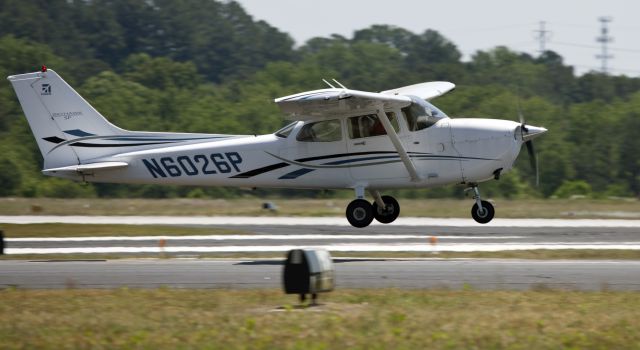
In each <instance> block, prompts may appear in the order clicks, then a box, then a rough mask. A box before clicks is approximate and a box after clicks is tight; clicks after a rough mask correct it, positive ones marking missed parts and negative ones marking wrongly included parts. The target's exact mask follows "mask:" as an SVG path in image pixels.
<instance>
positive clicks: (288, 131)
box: [275, 121, 298, 139]
mask: <svg viewBox="0 0 640 350" xmlns="http://www.w3.org/2000/svg"><path fill="white" fill-rule="evenodd" d="M297 124H298V122H297V121H296V122H293V123H290V124H288V125H287V126H285V127H284V128H282V129H280V130H278V131H276V132H275V134H276V136H278V137H282V138H285V139H286V138H287V137H289V134H291V131H293V128H295V127H296V125H297Z"/></svg>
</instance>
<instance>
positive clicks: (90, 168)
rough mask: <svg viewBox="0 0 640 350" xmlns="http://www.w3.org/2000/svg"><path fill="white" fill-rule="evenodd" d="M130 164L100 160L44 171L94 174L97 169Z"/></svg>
mask: <svg viewBox="0 0 640 350" xmlns="http://www.w3.org/2000/svg"><path fill="white" fill-rule="evenodd" d="M128 165H129V164H127V163H125V162H100V163H88V164H79V165H71V166H65V167H61V168H51V169H44V170H42V173H43V174H45V175H52V174H54V173H63V174H64V173H66V174H81V175H84V174H92V173H94V172H96V171H102V170H113V169H120V168H124V167H127V166H128Z"/></svg>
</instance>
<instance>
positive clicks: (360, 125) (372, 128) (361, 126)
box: [347, 112, 400, 139]
mask: <svg viewBox="0 0 640 350" xmlns="http://www.w3.org/2000/svg"><path fill="white" fill-rule="evenodd" d="M387 118H389V121H390V122H391V126H393V129H394V130H395V131H396V132H398V131H399V130H400V128H399V127H398V120H397V119H396V114H395V113H393V112H387ZM347 124H348V125H349V137H351V138H352V139H359V138H362V137H371V136H379V135H386V134H387V131H386V130H385V129H384V126H382V122H381V121H380V119H379V118H378V115H376V114H367V115H359V116H357V117H351V118H349V119H347Z"/></svg>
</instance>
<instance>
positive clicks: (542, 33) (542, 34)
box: [533, 21, 552, 55]
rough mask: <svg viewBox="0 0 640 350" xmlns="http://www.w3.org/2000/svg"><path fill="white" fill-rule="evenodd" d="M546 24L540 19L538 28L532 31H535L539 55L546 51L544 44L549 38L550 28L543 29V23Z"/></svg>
mask: <svg viewBox="0 0 640 350" xmlns="http://www.w3.org/2000/svg"><path fill="white" fill-rule="evenodd" d="M546 24H547V22H545V21H540V23H539V25H540V27H539V29H538V30H534V31H533V32H534V33H536V36H535V38H536V40H538V43H539V49H538V52H539V53H540V54H541V55H542V54H543V53H544V52H545V51H546V47H545V44H546V43H547V40H551V34H552V33H551V31H550V30H546V29H545V25H546Z"/></svg>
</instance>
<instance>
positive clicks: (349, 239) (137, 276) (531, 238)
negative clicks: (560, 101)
mask: <svg viewBox="0 0 640 350" xmlns="http://www.w3.org/2000/svg"><path fill="white" fill-rule="evenodd" d="M192 219H193V218H187V219H184V218H182V219H180V220H183V221H179V220H178V219H174V218H160V219H158V220H160V221H162V220H165V221H167V223H171V224H174V225H182V226H184V225H197V226H198V227H205V228H206V227H211V228H214V227H224V228H233V229H239V230H243V231H247V232H249V233H251V234H250V235H237V236H224V235H218V236H192V237H164V236H162V235H164V234H165V233H164V232H158V233H157V234H158V236H154V237H135V238H133V237H127V238H124V237H90V238H86V237H85V238H42V239H17V238H16V239H14V238H11V237H9V238H8V239H7V248H6V250H7V252H9V253H10V254H11V252H12V251H13V252H15V253H18V252H22V253H29V251H28V250H29V249H32V250H33V252H31V253H33V254H42V253H51V252H55V250H56V249H60V251H62V250H65V249H66V250H67V251H72V252H75V253H82V252H89V251H92V252H98V251H100V249H102V250H105V249H106V250H107V251H112V252H118V251H123V250H122V249H128V250H129V251H131V252H135V251H145V249H150V250H147V251H153V252H157V251H159V249H160V248H159V246H158V243H159V240H160V239H165V240H166V246H165V247H164V248H162V249H166V251H167V252H191V251H194V252H197V251H203V252H204V251H234V252H244V251H247V252H248V251H280V252H282V251H286V250H288V249H292V248H294V247H309V246H320V247H327V249H330V250H331V249H336V250H341V251H403V250H411V249H414V251H429V250H431V251H434V252H435V251H438V250H441V251H446V250H453V251H455V250H458V251H462V250H460V249H462V248H464V249H467V250H466V251H473V250H489V249H491V250H501V249H525V248H526V249H542V248H544V249H567V248H569V249H572V248H573V249H576V248H583V249H585V248H589V249H612V247H615V248H613V249H640V221H638V220H628V221H625V220H586V221H584V220H583V221H579V220H555V221H548V220H511V221H509V220H507V219H505V220H503V221H498V222H497V223H496V224H492V225H477V224H469V223H468V222H467V221H468V220H467V221H465V220H462V219H451V220H448V219H438V220H431V221H430V220H429V219H416V220H414V221H410V220H408V221H407V220H405V221H404V223H408V224H406V225H402V224H401V223H402V222H399V223H398V224H395V223H394V224H392V225H373V226H370V227H368V228H366V229H356V228H352V227H349V226H347V225H344V224H342V223H341V222H342V221H344V220H341V219H339V218H327V219H324V218H320V219H317V218H307V219H304V218H296V220H294V221H293V223H292V222H291V221H288V220H291V218H284V219H283V218H275V219H273V218H270V220H271V219H273V220H272V221H269V222H263V221H264V218H245V219H242V220H241V219H238V218H231V219H230V218H204V217H203V218H199V219H198V218H196V219H195V220H192ZM276 219H277V220H276ZM34 220H35V221H38V220H39V221H38V222H59V220H62V221H68V222H74V221H75V222H81V223H110V222H112V221H114V220H115V221H116V222H118V221H119V220H129V221H130V222H122V221H119V222H120V223H136V224H146V222H145V221H144V220H145V219H144V218H143V217H128V218H112V217H102V218H96V217H71V218H70V217H2V218H0V222H22V223H26V222H33V221H34ZM52 220H53V221H52ZM78 220H80V221H78ZM225 220H227V221H225ZM228 220H233V222H228ZM314 220H315V221H314ZM318 220H320V221H318ZM194 221H196V224H194V223H193V222H194ZM316 221H318V222H316ZM334 221H336V222H338V223H339V224H335V225H334V224H331V223H333V222H334ZM151 223H156V224H158V223H159V222H158V221H157V220H156V221H151ZM420 223H421V224H420ZM431 237H436V238H437V239H436V244H432V243H433V241H432V239H431ZM356 248H357V249H356ZM171 249H174V250H173V251H172V250H171ZM38 252H40V253H38ZM178 255H179V254H178ZM88 256H90V255H88ZM434 256H435V257H437V254H434ZM281 263H282V260H281V259H275V260H273V259H260V260H251V259H249V260H213V259H211V260H209V259H202V260H198V259H147V260H134V259H131V260H129V259H124V260H111V261H90V260H87V261H12V260H3V261H0V287H9V286H15V287H19V288H69V287H73V288H118V287H125V286H126V287H133V288H136V287H140V288H155V287H160V286H168V287H176V288H279V287H280V286H281V278H282V276H281V273H282V268H283V266H282V265H281ZM334 266H335V271H336V284H337V288H384V287H393V288H462V287H464V286H469V287H473V288H478V289H539V288H543V289H544V288H552V289H570V290H574V289H576V290H604V289H612V290H640V261H629V260H624V261H603V260H596V261H591V260H576V261H572V260H552V261H549V260H546V261H539V260H490V259H446V260H445V259H437V258H436V259H422V260H421V259H401V260H397V259H346V258H341V259H336V260H335V264H334Z"/></svg>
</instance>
